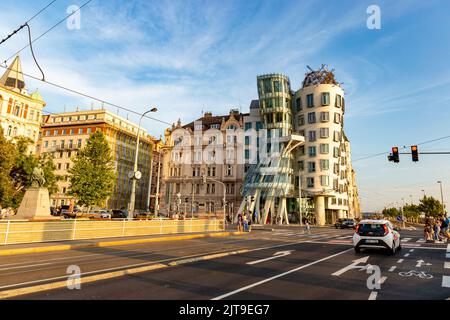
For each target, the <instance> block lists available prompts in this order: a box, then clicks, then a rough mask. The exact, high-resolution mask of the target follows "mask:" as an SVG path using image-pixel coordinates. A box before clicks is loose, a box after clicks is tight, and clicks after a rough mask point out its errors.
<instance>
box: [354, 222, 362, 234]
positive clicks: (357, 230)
mask: <svg viewBox="0 0 450 320" xmlns="http://www.w3.org/2000/svg"><path fill="white" fill-rule="evenodd" d="M360 226H361V225H360V224H358V225H357V226H356V229H355V233H358V232H359V227H360Z"/></svg>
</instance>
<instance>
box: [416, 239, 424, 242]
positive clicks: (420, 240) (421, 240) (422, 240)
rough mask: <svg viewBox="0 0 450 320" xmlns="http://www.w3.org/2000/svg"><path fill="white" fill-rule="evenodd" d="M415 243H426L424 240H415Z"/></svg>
mask: <svg viewBox="0 0 450 320" xmlns="http://www.w3.org/2000/svg"><path fill="white" fill-rule="evenodd" d="M416 242H419V243H425V242H426V241H425V239H419V240H417V241H416Z"/></svg>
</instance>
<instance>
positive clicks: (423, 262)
mask: <svg viewBox="0 0 450 320" xmlns="http://www.w3.org/2000/svg"><path fill="white" fill-rule="evenodd" d="M416 262H417V264H416V268H420V267H422V265H423V264H424V265H426V266H431V263H428V262H427V263H425V261H423V260H422V259H421V260H417V261H416Z"/></svg>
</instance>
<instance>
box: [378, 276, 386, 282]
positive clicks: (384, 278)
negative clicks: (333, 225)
mask: <svg viewBox="0 0 450 320" xmlns="http://www.w3.org/2000/svg"><path fill="white" fill-rule="evenodd" d="M386 279H387V277H381V278H380V280H378V283H379V284H383V283H384V282H385V281H386Z"/></svg>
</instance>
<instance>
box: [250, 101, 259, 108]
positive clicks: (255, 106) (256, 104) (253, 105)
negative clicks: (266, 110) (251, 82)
mask: <svg viewBox="0 0 450 320" xmlns="http://www.w3.org/2000/svg"><path fill="white" fill-rule="evenodd" d="M250 109H259V100H252V102H250Z"/></svg>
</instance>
